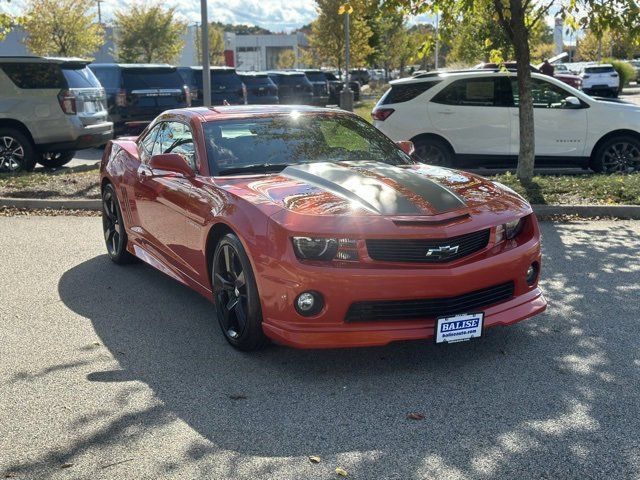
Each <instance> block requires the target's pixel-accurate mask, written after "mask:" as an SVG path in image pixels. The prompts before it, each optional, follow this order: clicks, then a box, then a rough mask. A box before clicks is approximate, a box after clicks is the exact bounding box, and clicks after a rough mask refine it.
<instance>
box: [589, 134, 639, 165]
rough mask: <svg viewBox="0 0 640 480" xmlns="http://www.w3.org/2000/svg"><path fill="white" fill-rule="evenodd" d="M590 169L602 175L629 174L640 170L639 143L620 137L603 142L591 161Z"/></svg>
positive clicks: (629, 138) (632, 138)
mask: <svg viewBox="0 0 640 480" xmlns="http://www.w3.org/2000/svg"><path fill="white" fill-rule="evenodd" d="M591 168H592V169H593V170H595V171H596V172H602V173H629V172H637V171H639V170H640V141H638V139H636V138H635V137H630V136H620V137H614V138H612V139H610V140H607V141H606V142H604V143H603V144H602V145H601V146H600V147H599V148H598V150H597V151H596V152H595V154H594V155H593V158H592V159H591Z"/></svg>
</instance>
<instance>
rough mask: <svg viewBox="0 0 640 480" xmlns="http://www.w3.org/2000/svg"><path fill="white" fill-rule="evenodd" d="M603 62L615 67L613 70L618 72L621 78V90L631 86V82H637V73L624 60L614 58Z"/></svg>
mask: <svg viewBox="0 0 640 480" xmlns="http://www.w3.org/2000/svg"><path fill="white" fill-rule="evenodd" d="M602 61H603V62H604V63H610V64H611V65H613V68H615V70H616V72H618V76H619V77H620V88H622V87H624V86H626V85H629V82H630V81H631V80H635V78H636V71H635V70H634V69H633V67H632V66H631V65H629V63H627V62H624V61H622V60H614V59H613V58H605V59H603V60H602Z"/></svg>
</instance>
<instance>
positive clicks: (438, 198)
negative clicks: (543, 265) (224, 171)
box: [218, 162, 530, 217]
mask: <svg viewBox="0 0 640 480" xmlns="http://www.w3.org/2000/svg"><path fill="white" fill-rule="evenodd" d="M218 180H221V179H218ZM221 186H222V187H223V188H225V189H227V190H228V191H230V192H231V193H233V194H235V195H238V196H241V197H243V198H245V199H247V200H249V201H251V202H253V203H257V204H262V205H264V204H265V203H270V204H272V205H275V206H278V207H280V208H283V209H286V210H289V211H291V212H294V213H299V214H306V215H341V216H344V215H353V216H367V215H375V216H380V215H382V216H394V217H396V216H421V217H423V216H437V215H441V214H445V213H448V212H458V211H465V212H467V213H472V212H473V210H474V209H478V208H479V207H481V206H482V207H484V208H489V209H490V210H494V211H498V210H499V211H504V210H506V209H515V210H530V207H529V205H528V204H527V203H526V201H525V200H523V199H522V197H520V196H519V195H517V194H516V193H515V192H513V191H512V190H510V189H508V188H506V187H504V186H502V185H500V184H497V183H495V182H492V181H490V180H487V179H484V178H482V177H479V176H477V175H473V174H470V173H467V172H460V171H456V170H451V169H447V168H440V167H434V166H429V165H425V164H414V165H408V166H403V167H396V166H392V165H389V164H386V163H380V162H351V163H349V162H341V163H339V164H336V163H311V164H304V165H292V166H288V167H286V168H285V169H284V170H283V171H282V172H280V173H279V174H276V175H269V176H261V177H259V178H256V177H251V178H248V177H235V178H225V181H224V183H223V184H222V185H221Z"/></svg>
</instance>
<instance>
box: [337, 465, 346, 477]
mask: <svg viewBox="0 0 640 480" xmlns="http://www.w3.org/2000/svg"><path fill="white" fill-rule="evenodd" d="M336 473H337V474H338V475H340V476H341V477H346V476H347V475H349V474H348V473H347V471H346V470H345V469H344V468H341V467H336Z"/></svg>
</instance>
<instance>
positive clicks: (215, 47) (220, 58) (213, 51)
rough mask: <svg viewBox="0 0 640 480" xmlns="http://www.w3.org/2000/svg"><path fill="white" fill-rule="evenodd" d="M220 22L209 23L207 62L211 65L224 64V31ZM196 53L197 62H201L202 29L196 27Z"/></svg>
mask: <svg viewBox="0 0 640 480" xmlns="http://www.w3.org/2000/svg"><path fill="white" fill-rule="evenodd" d="M220 25H221V24H220V23H219V22H216V23H212V24H210V25H209V63H210V64H211V65H222V64H224V31H223V30H222V27H220ZM196 55H198V64H201V63H202V29H201V28H198V29H197V33H196Z"/></svg>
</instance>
